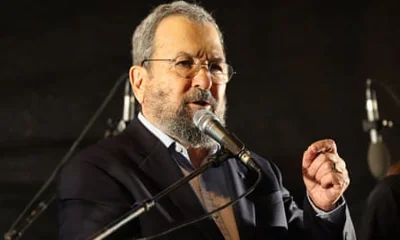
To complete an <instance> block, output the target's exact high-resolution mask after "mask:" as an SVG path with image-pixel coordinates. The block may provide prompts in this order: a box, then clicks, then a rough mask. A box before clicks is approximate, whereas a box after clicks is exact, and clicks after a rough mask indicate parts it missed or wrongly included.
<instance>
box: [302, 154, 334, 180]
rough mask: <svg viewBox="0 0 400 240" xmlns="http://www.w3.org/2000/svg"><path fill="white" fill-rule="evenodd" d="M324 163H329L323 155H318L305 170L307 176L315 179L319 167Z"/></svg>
mask: <svg viewBox="0 0 400 240" xmlns="http://www.w3.org/2000/svg"><path fill="white" fill-rule="evenodd" d="M325 162H331V161H330V160H329V159H328V157H327V156H326V155H325V154H322V153H321V154H319V155H318V156H317V157H316V158H315V159H314V161H312V163H311V165H310V166H309V167H308V168H306V169H305V171H306V172H307V175H308V176H310V177H312V178H313V179H315V177H316V174H317V172H318V171H319V170H320V168H321V166H323V165H324V163H325Z"/></svg>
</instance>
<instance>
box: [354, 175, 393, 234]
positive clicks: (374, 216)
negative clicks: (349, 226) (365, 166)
mask: <svg viewBox="0 0 400 240" xmlns="http://www.w3.org/2000/svg"><path fill="white" fill-rule="evenodd" d="M361 223H362V225H361V228H360V234H359V235H360V239H361V240H374V239H382V240H388V239H400V174H398V175H393V176H388V177H385V178H383V179H382V180H381V181H379V182H378V183H377V185H376V186H375V187H374V189H373V190H372V191H371V193H370V194H369V196H368V199H367V204H366V206H365V209H364V213H363V215H362V221H361Z"/></svg>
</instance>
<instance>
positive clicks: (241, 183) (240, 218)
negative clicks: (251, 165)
mask: <svg viewBox="0 0 400 240" xmlns="http://www.w3.org/2000/svg"><path fill="white" fill-rule="evenodd" d="M225 166H226V169H224V171H225V173H228V174H226V175H227V176H228V179H227V180H228V181H227V182H228V185H229V187H230V188H231V190H232V191H231V192H233V193H234V197H239V196H240V195H242V194H243V193H245V192H246V191H247V190H248V189H249V188H250V187H251V186H252V184H253V183H254V182H255V178H253V177H252V176H253V175H252V173H249V171H248V169H247V168H246V167H244V166H242V165H239V164H238V162H237V161H236V160H235V159H231V160H229V161H228V162H227V164H226V165H225ZM250 176H251V177H250ZM250 195H251V194H250ZM233 211H234V213H235V219H236V224H237V227H238V230H239V236H240V239H254V236H255V225H256V219H255V218H256V217H255V216H256V214H255V208H254V203H253V201H251V198H250V197H249V196H247V197H244V198H242V199H240V200H239V201H238V202H237V203H236V204H235V205H233Z"/></svg>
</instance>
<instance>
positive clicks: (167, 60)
mask: <svg viewBox="0 0 400 240" xmlns="http://www.w3.org/2000/svg"><path fill="white" fill-rule="evenodd" d="M193 59H196V58H193ZM146 62H171V63H172V64H173V67H174V71H175V72H176V73H177V74H178V75H179V76H181V77H183V78H193V77H195V76H197V74H199V72H200V70H201V67H202V66H206V67H207V71H209V72H211V71H210V64H213V63H208V64H203V63H201V62H200V61H194V62H195V63H194V64H192V65H196V66H197V70H196V71H195V74H194V75H193V76H191V77H189V76H182V75H181V74H180V73H179V71H177V70H176V66H177V64H176V63H177V59H174V58H148V59H144V60H143V61H142V62H141V64H140V66H142V67H143V66H144V64H145V63H146ZM223 64H225V65H226V66H227V67H228V73H227V74H226V75H227V78H226V79H227V80H226V81H224V82H219V81H215V79H214V78H211V80H212V81H213V83H215V84H227V83H228V82H229V81H230V80H231V78H232V77H233V75H235V74H236V72H235V71H234V70H233V67H232V65H230V64H228V63H225V62H224V63H223ZM211 75H212V74H211Z"/></svg>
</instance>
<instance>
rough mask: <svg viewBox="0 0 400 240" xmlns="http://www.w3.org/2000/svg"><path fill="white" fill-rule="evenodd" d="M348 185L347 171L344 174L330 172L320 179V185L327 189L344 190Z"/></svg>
mask: <svg viewBox="0 0 400 240" xmlns="http://www.w3.org/2000/svg"><path fill="white" fill-rule="evenodd" d="M349 183H350V179H349V177H348V174H347V171H345V172H344V173H339V172H330V173H327V174H325V175H324V176H322V177H321V180H320V185H321V186H322V187H323V188H325V189H329V188H332V187H336V188H346V187H347V186H348V185H349Z"/></svg>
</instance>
